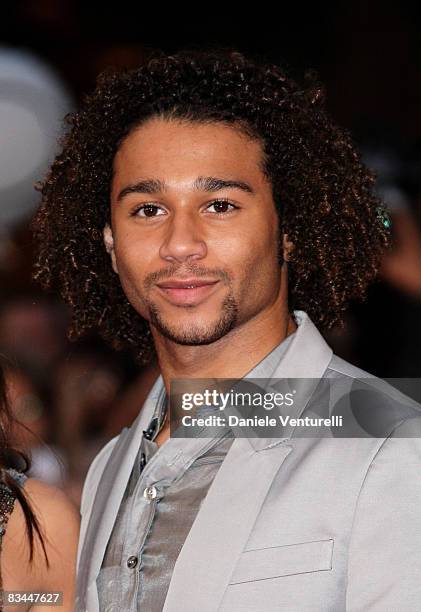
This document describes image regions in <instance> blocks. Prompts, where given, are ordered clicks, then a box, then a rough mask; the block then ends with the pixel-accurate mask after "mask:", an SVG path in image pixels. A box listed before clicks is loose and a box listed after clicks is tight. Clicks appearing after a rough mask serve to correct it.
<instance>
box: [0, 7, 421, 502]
mask: <svg viewBox="0 0 421 612" xmlns="http://www.w3.org/2000/svg"><path fill="white" fill-rule="evenodd" d="M183 11H184V12H183ZM420 26H421V18H420V16H419V15H418V12H417V9H416V3H413V4H409V3H408V5H405V4H403V5H402V4H399V5H398V3H396V2H395V3H387V2H385V1H380V0H379V1H375V0H367V1H366V2H358V1H354V2H353V3H349V2H347V3H345V2H336V3H334V4H333V3H330V2H327V3H313V4H312V6H311V7H307V6H306V5H305V4H302V3H295V6H290V3H288V4H287V3H285V4H284V3H278V5H277V7H276V10H275V8H273V9H269V8H264V7H262V6H260V7H259V9H258V8H257V6H253V5H250V6H249V5H245V4H244V5H242V6H241V5H240V6H237V7H234V6H233V7H231V9H229V7H227V5H225V6H218V4H215V3H213V4H212V5H197V7H196V9H195V10H193V8H191V9H189V10H186V9H182V8H180V6H179V5H178V6H173V7H172V8H164V7H159V10H158V9H156V10H154V8H153V7H152V6H149V7H146V6H145V5H144V4H142V3H138V4H135V3H133V2H130V3H129V2H127V1H126V0H120V1H119V2H118V3H117V4H115V3H112V4H111V5H109V6H107V5H106V4H105V3H98V2H95V1H92V2H77V1H75V0H26V1H19V0H15V1H14V2H13V3H8V6H7V11H6V10H5V8H4V9H3V11H2V19H1V24H0V134H1V141H0V142H1V145H0V358H1V361H2V364H3V367H4V368H5V369H6V375H7V381H8V385H9V393H10V399H11V404H12V409H13V413H14V415H15V416H16V418H17V419H18V421H19V424H17V425H16V427H15V430H14V432H13V436H14V440H15V443H16V444H17V445H20V446H21V447H23V448H25V449H26V450H29V451H30V454H31V455H32V459H33V467H32V475H34V476H36V477H38V478H42V479H44V480H46V481H47V482H50V483H52V484H55V485H57V486H60V487H62V488H64V489H65V490H66V491H67V493H68V494H69V495H71V496H72V498H73V499H74V500H75V502H76V503H78V502H79V499H80V493H81V487H82V484H83V479H84V477H85V474H86V471H87V469H88V466H89V464H90V462H91V460H92V459H93V457H94V455H95V454H96V453H97V452H98V450H99V448H100V447H101V446H102V445H103V444H104V443H105V442H106V441H107V440H109V439H110V438H111V437H112V436H114V435H116V434H117V433H119V431H120V430H121V429H122V427H124V426H127V425H130V424H131V422H132V421H133V419H134V418H135V417H136V415H137V414H138V412H139V409H140V408H141V406H142V403H143V400H144V398H145V396H146V394H147V392H148V390H149V388H150V386H151V384H152V383H153V381H154V379H155V377H156V376H157V374H158V370H157V367H156V364H151V366H149V367H148V368H145V369H142V370H141V369H139V367H138V366H137V365H136V363H135V361H134V359H133V356H132V355H130V354H129V353H118V354H117V353H115V352H114V351H113V350H112V349H110V348H109V347H107V346H105V345H104V343H103V342H102V341H101V340H100V339H99V338H98V337H97V336H96V335H95V333H92V335H91V336H90V337H87V338H85V339H84V340H83V341H78V342H73V343H70V342H69V341H68V339H67V336H66V328H67V322H68V317H69V312H68V310H67V308H66V307H65V305H64V304H63V303H62V302H61V301H60V299H59V297H58V296H55V295H52V294H48V295H46V294H44V293H42V292H41V291H40V290H39V288H38V287H36V286H35V285H34V284H33V283H32V282H31V271H32V261H33V244H32V240H31V235H30V232H29V222H30V220H31V215H32V214H33V212H34V210H35V208H36V206H37V204H38V202H39V194H38V193H37V192H36V191H35V189H34V187H33V186H34V183H35V182H36V181H37V180H40V179H42V178H43V175H44V173H45V171H46V169H47V168H48V164H49V163H50V162H51V160H52V159H53V158H54V155H55V152H56V142H57V138H58V137H59V136H60V134H61V131H62V129H63V128H62V126H63V123H62V119H63V117H64V115H65V114H66V113H67V112H68V111H71V110H73V109H75V108H77V106H78V104H79V102H80V100H81V97H82V95H83V94H84V93H85V92H88V91H90V90H91V89H92V88H93V87H94V85H95V79H96V76H97V74H98V73H99V72H101V71H102V70H103V69H104V68H106V67H108V66H114V67H117V68H118V67H121V68H124V67H128V68H131V67H136V66H138V65H139V63H142V62H144V61H145V60H146V59H147V58H148V57H149V56H150V54H151V53H152V52H153V51H154V50H156V49H162V50H164V51H167V52H175V51H177V50H178V49H182V48H185V47H199V48H200V47H204V46H206V47H209V46H216V45H224V46H231V47H236V48H237V49H239V50H240V51H242V52H244V53H247V52H253V53H258V54H261V55H263V56H264V57H266V58H267V59H270V60H273V61H275V62H278V63H281V64H283V65H284V66H286V67H288V68H289V70H290V71H291V73H292V75H295V76H300V75H302V74H303V72H304V71H305V70H307V69H313V70H316V71H317V72H318V74H319V76H320V79H321V80H322V81H323V82H324V83H325V85H326V90H327V99H328V107H329V109H330V112H331V113H332V114H333V116H334V117H335V119H336V120H337V122H338V123H340V124H341V125H343V126H345V127H346V128H348V129H350V130H351V132H352V133H353V135H354V139H355V141H356V142H357V143H358V145H359V147H360V149H361V150H362V151H363V154H364V156H365V159H366V161H367V163H368V165H370V166H371V167H372V168H373V169H375V171H376V173H377V177H378V180H377V189H378V191H379V193H380V194H381V195H382V196H383V198H384V201H385V203H386V205H387V207H388V208H389V211H390V214H391V217H392V224H393V225H392V227H393V239H394V247H393V250H392V251H391V253H390V254H389V255H388V256H387V258H386V259H385V261H384V262H383V266H382V271H381V275H380V278H379V280H378V282H377V283H375V284H374V285H373V286H372V287H371V289H370V290H369V293H368V299H367V301H366V302H365V303H363V304H352V305H351V307H350V309H349V312H348V314H347V320H346V326H345V328H344V329H334V330H331V331H330V332H329V333H328V334H326V339H327V341H328V342H329V343H330V344H331V346H332V347H333V349H334V351H335V352H336V353H337V354H339V355H340V356H341V357H343V358H344V359H347V360H349V361H351V362H352V363H354V364H356V365H358V366H360V367H362V368H363V369H365V370H367V371H369V372H370V373H372V374H375V375H377V376H381V377H418V376H420V371H421V104H420V103H421V74H420V71H421V36H420Z"/></svg>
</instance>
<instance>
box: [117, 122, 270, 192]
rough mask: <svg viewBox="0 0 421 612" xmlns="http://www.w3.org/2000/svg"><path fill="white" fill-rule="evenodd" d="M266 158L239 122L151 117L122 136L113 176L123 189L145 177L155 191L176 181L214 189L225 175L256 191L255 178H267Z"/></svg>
mask: <svg viewBox="0 0 421 612" xmlns="http://www.w3.org/2000/svg"><path fill="white" fill-rule="evenodd" d="M262 162H263V156H262V148H261V144H260V143H259V142H258V141H254V140H252V139H250V138H248V137H245V136H244V134H242V133H239V132H238V131H237V130H234V129H233V128H227V127H226V126H224V125H222V126H221V125H220V124H210V125H208V124H197V125H196V124H184V123H182V124H180V123H176V122H164V121H161V122H154V123H152V122H149V123H148V124H146V125H143V126H141V127H140V128H137V129H136V130H134V131H133V132H132V133H130V134H129V135H128V136H127V138H126V139H125V140H124V141H123V142H122V144H121V146H120V148H119V150H118V151H117V154H116V156H115V159H114V167H113V170H114V177H113V178H114V179H118V183H119V189H122V188H123V187H126V186H127V185H133V184H135V183H139V182H141V181H142V182H144V186H145V187H146V189H145V191H147V190H148V191H149V192H152V191H153V192H157V191H160V192H161V191H165V190H168V189H170V188H171V184H172V183H173V184H174V185H175V184H177V185H178V186H181V185H183V186H184V187H186V188H191V189H198V188H202V189H204V190H206V191H211V190H212V183H213V186H214V185H218V182H219V186H218V188H219V187H220V184H221V182H222V181H223V180H224V181H226V182H230V181H231V182H232V183H234V182H237V183H239V184H240V183H242V184H243V186H244V185H246V186H247V185H248V187H249V189H248V191H249V192H250V193H252V192H253V187H252V184H253V183H254V185H255V187H257V183H259V182H260V181H261V180H262V176H261V175H262V165H263V163H262ZM147 182H148V183H149V185H147V184H146V183H147ZM246 190H247V187H246V189H244V191H246Z"/></svg>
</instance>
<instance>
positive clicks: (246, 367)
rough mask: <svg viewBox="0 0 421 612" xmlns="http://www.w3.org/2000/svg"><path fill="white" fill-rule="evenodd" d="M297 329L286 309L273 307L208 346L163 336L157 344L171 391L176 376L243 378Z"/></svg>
mask: <svg viewBox="0 0 421 612" xmlns="http://www.w3.org/2000/svg"><path fill="white" fill-rule="evenodd" d="M274 306H275V305H274ZM278 306H279V305H278ZM296 329H297V325H296V323H295V321H294V319H293V317H292V316H291V315H290V314H289V312H288V310H287V308H285V312H279V311H278V312H276V311H275V312H273V311H272V312H271V310H269V311H268V312H267V313H265V314H264V315H263V316H261V317H256V318H255V319H252V320H251V321H248V322H247V324H245V325H243V326H239V327H238V328H236V329H234V330H232V331H231V332H230V333H228V334H227V335H226V336H224V337H223V338H221V339H220V340H218V341H216V342H213V343H212V344H208V345H200V346H182V345H177V344H175V343H173V342H170V341H167V340H166V339H165V338H161V339H159V340H158V341H156V342H155V345H156V349H157V353H158V359H159V365H160V369H161V374H162V378H163V381H164V384H165V387H166V389H167V392H169V385H170V381H171V379H176V378H242V377H243V376H245V375H246V374H247V372H249V371H250V370H252V369H253V367H254V366H255V365H256V364H257V363H259V362H260V361H261V360H262V359H264V357H265V356H266V355H268V354H269V353H270V352H271V351H272V350H273V349H274V348H275V347H276V346H278V344H280V343H281V342H282V341H283V340H284V339H285V338H286V337H287V336H289V335H290V334H292V333H293V332H294V331H295V330H296Z"/></svg>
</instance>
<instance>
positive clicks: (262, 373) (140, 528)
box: [97, 332, 295, 612]
mask: <svg viewBox="0 0 421 612" xmlns="http://www.w3.org/2000/svg"><path fill="white" fill-rule="evenodd" d="M294 333H295V332H294ZM293 335H294V334H291V335H289V336H288V337H287V338H285V339H284V340H283V341H282V342H281V343H280V344H279V345H278V346H277V347H275V349H273V350H272V351H271V352H270V353H269V354H268V355H267V356H266V357H265V358H264V359H263V360H262V361H260V362H259V363H258V364H257V365H256V366H255V367H254V368H253V369H252V370H251V372H249V373H248V376H249V377H250V378H252V377H255V378H270V376H271V374H272V372H273V370H274V368H275V366H276V365H277V363H278V362H279V359H280V358H281V356H282V355H283V354H284V352H285V351H286V349H287V347H288V345H289V343H290V341H291V340H292V337H293ZM166 399H167V398H166V395H165V391H164V392H163V393H162V394H161V396H160V397H159V399H158V402H157V406H156V409H155V412H154V415H153V417H152V419H151V423H150V425H149V427H148V430H149V429H151V431H153V430H154V433H153V435H152V436H150V437H151V439H147V437H145V435H143V436H142V441H141V444H140V448H139V452H138V455H137V459H136V462H135V465H134V468H133V471H132V473H131V476H130V479H129V482H128V485H127V488H126V491H125V493H124V496H123V500H122V503H121V505H120V509H119V512H118V515H117V519H116V522H115V524H114V528H113V531H112V534H111V537H110V540H109V542H108V545H107V549H106V552H105V555H104V559H103V562H102V566H101V571H100V573H99V576H98V578H97V586H98V593H99V604H100V610H101V612H114V611H115V612H117V611H121V610H124V612H135V611H137V610H142V611H145V612H160V611H161V610H162V608H163V605H164V602H165V598H166V595H167V591H168V587H169V584H170V580H171V576H172V572H173V569H174V565H175V562H176V560H177V557H178V555H179V553H180V550H181V548H182V546H183V544H184V541H185V539H186V537H187V535H188V533H189V531H190V528H191V526H192V525H193V522H194V520H195V518H196V515H197V513H198V511H199V509H200V505H201V503H202V501H203V500H204V498H205V497H206V494H207V492H208V489H209V487H210V486H211V484H212V482H213V479H214V478H215V476H216V474H217V472H218V469H219V467H220V466H221V463H222V462H223V460H224V458H225V455H226V453H227V452H228V450H229V448H230V446H231V444H232V442H233V441H234V436H233V433H232V431H231V429H230V428H229V427H227V428H226V429H224V430H218V436H217V437H213V438H211V439H209V438H205V437H203V436H201V437H197V438H189V439H186V438H171V437H170V438H168V440H167V441H166V442H165V443H164V444H163V445H162V446H160V447H158V445H157V443H156V442H154V438H155V437H156V435H157V434H158V431H159V428H160V424H161V423H162V421H163V418H164V415H165V405H166ZM154 425H155V427H154ZM221 511H222V512H223V509H221Z"/></svg>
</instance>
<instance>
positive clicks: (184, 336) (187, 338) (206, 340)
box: [153, 323, 232, 346]
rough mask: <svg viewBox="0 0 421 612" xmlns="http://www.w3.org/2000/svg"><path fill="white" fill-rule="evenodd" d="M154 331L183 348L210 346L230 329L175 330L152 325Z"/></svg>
mask: <svg viewBox="0 0 421 612" xmlns="http://www.w3.org/2000/svg"><path fill="white" fill-rule="evenodd" d="M153 326H154V327H155V329H156V331H157V332H158V333H159V334H160V335H161V336H163V337H164V338H167V339H168V340H171V341H172V342H175V343H176V344H181V345H183V346H200V345H206V344H212V342H216V341H217V340H219V339H220V338H222V337H223V336H225V335H226V334H227V333H228V332H229V331H230V329H232V328H228V327H224V328H221V327H220V326H215V327H214V328H210V329H209V328H196V329H194V328H192V327H191V326H190V327H188V328H179V327H178V328H176V327H171V326H167V325H162V324H156V323H155V324H153Z"/></svg>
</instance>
